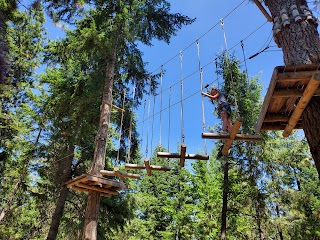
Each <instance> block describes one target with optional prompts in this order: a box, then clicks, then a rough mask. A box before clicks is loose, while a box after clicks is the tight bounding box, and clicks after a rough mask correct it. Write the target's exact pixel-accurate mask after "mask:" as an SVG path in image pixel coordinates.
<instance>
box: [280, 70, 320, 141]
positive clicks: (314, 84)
mask: <svg viewBox="0 0 320 240" xmlns="http://www.w3.org/2000/svg"><path fill="white" fill-rule="evenodd" d="M319 84H320V74H316V75H313V76H312V77H311V79H310V82H309V84H308V86H307V87H306V90H305V91H304V93H303V96H302V97H301V99H300V101H299V102H298V104H297V106H296V108H295V109H294V111H293V113H292V115H291V117H290V120H289V122H288V124H287V126H286V128H285V129H284V131H283V133H282V136H283V137H288V136H289V135H290V134H291V132H292V130H293V129H294V127H295V126H296V124H297V122H298V121H299V119H300V118H301V115H302V113H303V111H304V109H305V108H306V106H307V105H308V103H309V102H310V100H311V98H312V97H313V94H314V92H315V91H316V90H317V88H318V87H319Z"/></svg>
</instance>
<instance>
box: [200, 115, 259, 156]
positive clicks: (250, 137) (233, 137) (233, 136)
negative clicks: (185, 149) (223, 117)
mask: <svg viewBox="0 0 320 240" xmlns="http://www.w3.org/2000/svg"><path fill="white" fill-rule="evenodd" d="M242 122H243V120H242V119H240V118H239V119H237V120H236V121H235V123H234V124H233V127H232V129H231V131H230V134H220V133H202V135H201V136H202V138H206V139H216V140H225V143H224V145H223V148H222V151H221V152H222V154H223V155H227V154H228V152H229V149H230V147H231V145H232V142H233V141H234V140H236V141H260V140H261V136H259V135H246V134H237V132H238V131H239V129H240V127H241V125H242Z"/></svg>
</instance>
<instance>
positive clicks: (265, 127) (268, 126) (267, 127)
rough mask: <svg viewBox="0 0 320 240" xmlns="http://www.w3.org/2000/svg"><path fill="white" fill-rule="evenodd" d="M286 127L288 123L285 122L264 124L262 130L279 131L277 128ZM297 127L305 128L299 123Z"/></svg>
mask: <svg viewBox="0 0 320 240" xmlns="http://www.w3.org/2000/svg"><path fill="white" fill-rule="evenodd" d="M285 128H286V125H284V124H279V123H277V124H275V123H274V124H263V125H262V127H261V129H260V131H277V130H284V129H285ZM295 129H303V128H302V124H301V123H298V124H296V126H295Z"/></svg>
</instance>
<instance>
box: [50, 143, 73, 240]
mask: <svg viewBox="0 0 320 240" xmlns="http://www.w3.org/2000/svg"><path fill="white" fill-rule="evenodd" d="M68 148H69V149H68V150H67V156H68V157H67V159H66V160H65V161H63V165H64V166H63V169H62V173H63V175H62V176H60V179H61V185H62V186H61V188H60V192H59V197H58V200H57V202H56V208H55V210H54V213H53V215H52V219H51V224H50V229H49V233H48V236H47V240H54V239H56V237H57V234H58V230H59V225H60V220H61V218H62V216H63V210H64V205H65V201H66V199H67V196H68V193H69V190H68V188H67V187H66V186H64V183H65V182H67V181H69V180H70V179H71V166H72V161H73V158H74V157H73V153H74V146H73V145H72V146H71V147H70V146H69V147H68Z"/></svg>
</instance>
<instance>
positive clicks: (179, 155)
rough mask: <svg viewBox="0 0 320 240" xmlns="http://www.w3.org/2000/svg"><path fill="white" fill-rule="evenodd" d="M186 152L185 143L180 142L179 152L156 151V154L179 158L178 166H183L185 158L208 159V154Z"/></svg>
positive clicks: (161, 156)
mask: <svg viewBox="0 0 320 240" xmlns="http://www.w3.org/2000/svg"><path fill="white" fill-rule="evenodd" d="M186 152H187V145H186V144H185V143H182V144H181V149H180V153H169V152H158V153H157V156H158V157H160V158H180V167H184V163H185V160H186V159H194V160H209V156H208V155H200V154H187V153H186Z"/></svg>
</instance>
